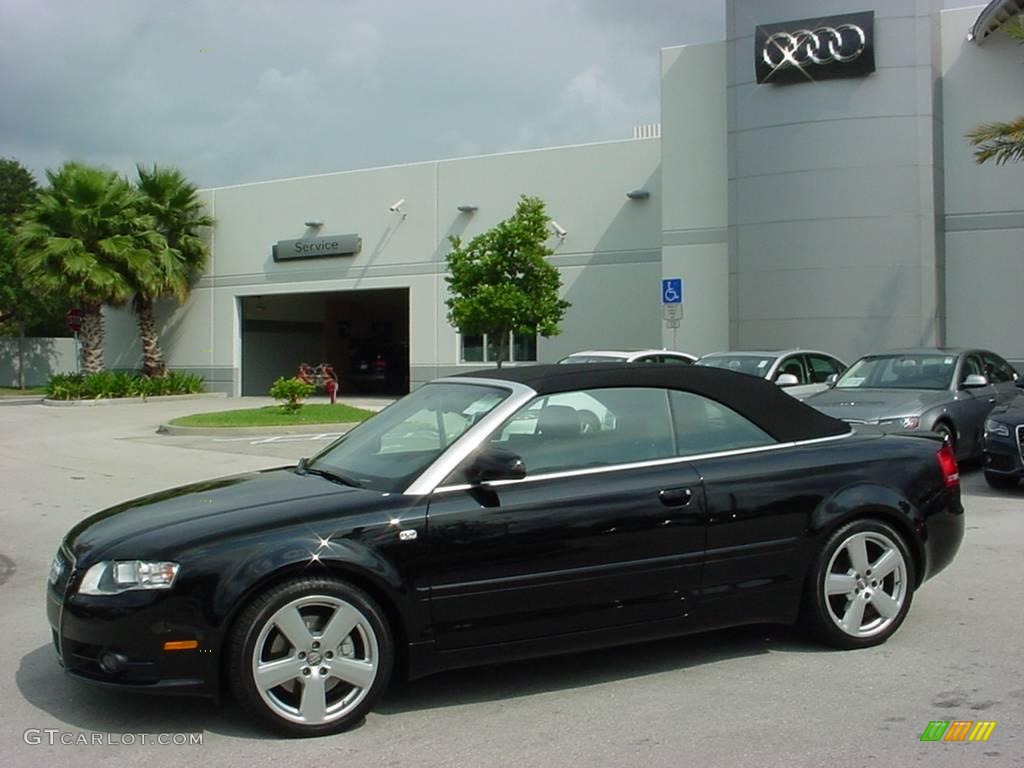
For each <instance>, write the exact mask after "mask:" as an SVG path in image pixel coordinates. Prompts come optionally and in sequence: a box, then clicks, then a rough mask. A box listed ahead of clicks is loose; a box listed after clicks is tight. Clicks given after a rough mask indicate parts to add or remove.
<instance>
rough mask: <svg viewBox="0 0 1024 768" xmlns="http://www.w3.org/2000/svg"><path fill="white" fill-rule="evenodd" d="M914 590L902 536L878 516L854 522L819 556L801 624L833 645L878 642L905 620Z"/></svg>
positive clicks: (831, 538) (851, 646) (865, 645)
mask: <svg viewBox="0 0 1024 768" xmlns="http://www.w3.org/2000/svg"><path fill="white" fill-rule="evenodd" d="M880 570H881V571H882V572H881V573H880ZM914 588H915V573H914V561H913V558H912V557H911V555H910V551H909V550H908V549H907V545H906V543H905V541H904V539H903V536H902V535H901V534H900V533H899V532H897V531H896V530H895V529H894V528H893V527H892V526H890V525H888V524H886V523H883V522H881V521H880V520H874V519H862V520H855V521H853V522H851V523H847V524H846V525H843V526H841V527H840V528H839V529H838V530H836V531H835V532H833V533H832V534H831V535H830V536H829V537H828V538H827V540H826V541H825V543H824V545H823V546H822V547H821V549H820V550H819V551H818V553H817V555H816V556H815V558H814V560H813V562H812V564H811V570H810V572H809V573H808V578H807V580H806V585H805V593H804V600H803V622H804V625H805V626H806V628H807V629H808V630H810V632H811V633H812V634H813V635H814V636H815V637H817V638H818V639H819V640H820V641H821V642H823V643H825V644H827V645H831V646H833V647H835V648H842V649H854V648H868V647H870V646H873V645H879V644H881V643H884V642H885V641H886V640H888V639H889V638H890V637H891V636H892V634H893V633H894V632H895V631H896V630H897V629H899V627H900V625H901V624H902V623H903V620H904V619H905V618H906V616H907V613H908V612H909V611H910V604H911V601H912V600H913V597H914Z"/></svg>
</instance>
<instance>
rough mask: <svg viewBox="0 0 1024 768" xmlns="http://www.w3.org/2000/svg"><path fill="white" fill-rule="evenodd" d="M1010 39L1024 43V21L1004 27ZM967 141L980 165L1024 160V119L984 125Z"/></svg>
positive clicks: (1010, 23) (1014, 22) (970, 134)
mask: <svg viewBox="0 0 1024 768" xmlns="http://www.w3.org/2000/svg"><path fill="white" fill-rule="evenodd" d="M1003 31H1004V32H1005V33H1006V34H1008V35H1009V36H1010V37H1013V38H1015V39H1017V40H1020V41H1021V42H1024V19H1021V18H1020V17H1018V18H1017V19H1015V20H1013V21H1010V22H1007V23H1006V24H1004V25H1003ZM967 141H969V142H970V144H971V146H973V147H974V160H975V162H976V163H978V165H981V164H982V163H987V162H988V161H989V160H995V162H996V165H1004V164H1006V163H1008V162H1010V161H1021V160H1024V117H1018V118H1017V119H1016V120H1009V121H1006V122H995V123H982V124H981V125H979V126H978V127H976V128H974V129H973V130H971V131H968V133H967Z"/></svg>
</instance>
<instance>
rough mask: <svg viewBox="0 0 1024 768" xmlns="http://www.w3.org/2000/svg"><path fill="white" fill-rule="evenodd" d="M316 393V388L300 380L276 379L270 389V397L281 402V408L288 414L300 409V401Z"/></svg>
mask: <svg viewBox="0 0 1024 768" xmlns="http://www.w3.org/2000/svg"><path fill="white" fill-rule="evenodd" d="M314 392H316V387H315V386H313V385H312V384H310V383H309V382H306V381H303V380H302V379H286V378H285V377H284V376H281V377H280V378H278V380H277V381H275V382H274V384H273V386H272V387H271V388H270V396H271V397H272V398H274V399H275V400H280V401H281V407H282V408H284V409H285V410H286V411H288V412H290V413H295V412H297V411H298V410H299V409H300V408H301V407H302V401H303V400H305V399H306V398H307V397H309V396H310V395H312V394H313V393H314Z"/></svg>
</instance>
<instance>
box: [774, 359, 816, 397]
mask: <svg viewBox="0 0 1024 768" xmlns="http://www.w3.org/2000/svg"><path fill="white" fill-rule="evenodd" d="M803 357H804V356H803V355H787V356H786V357H784V358H783V359H782V360H780V361H779V364H778V366H777V367H776V369H775V373H774V374H773V375H772V382H775V383H777V382H778V379H779V376H781V375H782V374H784V373H790V374H792V375H794V376H796V378H797V382H798V383H797V384H790V385H788V386H785V387H782V391H783V392H785V393H786V394H788V395H792V396H793V397H795V398H797V399H798V400H801V399H803V398H804V397H807V396H808V395H812V394H814V393H815V392H817V391H818V388H817V387H814V386H811V385H810V384H809V380H808V378H807V368H806V366H805V364H804V359H803Z"/></svg>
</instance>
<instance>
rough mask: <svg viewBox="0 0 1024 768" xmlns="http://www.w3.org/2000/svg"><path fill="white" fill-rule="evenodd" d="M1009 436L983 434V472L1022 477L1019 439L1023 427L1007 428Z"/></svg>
mask: <svg viewBox="0 0 1024 768" xmlns="http://www.w3.org/2000/svg"><path fill="white" fill-rule="evenodd" d="M1009 431H1010V434H1009V436H1003V435H996V434H993V433H991V432H986V433H985V440H984V442H983V444H982V466H983V467H984V468H985V472H987V473H989V474H993V475H1002V476H1004V477H1007V478H1009V477H1017V478H1020V477H1024V449H1022V448H1021V442H1020V441H1021V437H1022V436H1024V426H1017V427H1013V426H1011V427H1009Z"/></svg>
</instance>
